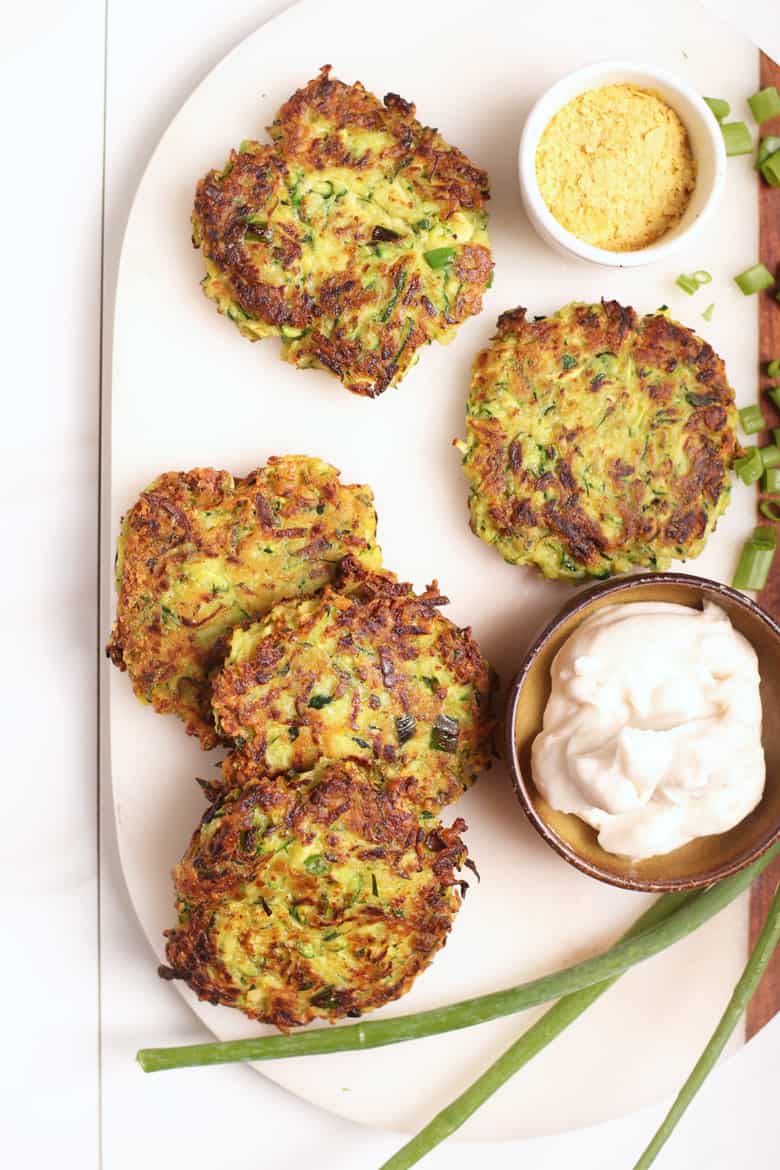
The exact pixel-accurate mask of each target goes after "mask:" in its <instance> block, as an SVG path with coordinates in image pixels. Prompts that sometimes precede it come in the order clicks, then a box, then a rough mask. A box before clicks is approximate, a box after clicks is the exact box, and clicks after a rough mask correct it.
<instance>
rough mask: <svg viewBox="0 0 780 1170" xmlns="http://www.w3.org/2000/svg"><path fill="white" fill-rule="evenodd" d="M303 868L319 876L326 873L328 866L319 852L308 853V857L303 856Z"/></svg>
mask: <svg viewBox="0 0 780 1170" xmlns="http://www.w3.org/2000/svg"><path fill="white" fill-rule="evenodd" d="M303 868H304V869H305V870H306V872H307V873H311V874H314V875H315V876H316V877H320V876H321V875H322V874H324V873H327V872H328V869H329V868H330V867H329V865H328V863H327V861H326V860H325V858H324V857H323V856H322V854H321V853H310V854H309V856H308V857H306V858H304V862H303Z"/></svg>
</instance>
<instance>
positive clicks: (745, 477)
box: [734, 447, 764, 487]
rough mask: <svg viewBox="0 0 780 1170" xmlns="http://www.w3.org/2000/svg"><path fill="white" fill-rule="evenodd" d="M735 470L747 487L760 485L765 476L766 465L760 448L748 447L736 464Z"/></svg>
mask: <svg viewBox="0 0 780 1170" xmlns="http://www.w3.org/2000/svg"><path fill="white" fill-rule="evenodd" d="M734 470H735V471H736V473H737V475H738V476H739V478H740V479H741V480H742V482H743V483H744V484H745V486H746V487H750V485H751V483H758V481H759V480H760V479H761V476H762V475H763V474H764V463H763V460H762V459H761V454H760V452H759V450H758V447H748V448H746V450H745V454H744V455H743V456H742V457H741V458H740V459H737V460H736V462H735V463H734Z"/></svg>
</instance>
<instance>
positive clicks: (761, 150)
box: [756, 134, 780, 171]
mask: <svg viewBox="0 0 780 1170" xmlns="http://www.w3.org/2000/svg"><path fill="white" fill-rule="evenodd" d="M776 150H780V137H778V136H777V134H767V136H766V138H762V139H761V141H760V142H759V144H758V154H757V155H756V170H757V171H760V170H761V164H762V163H765V162H766V160H767V159H768V158H769V156H770V154H774V153H775V151H776Z"/></svg>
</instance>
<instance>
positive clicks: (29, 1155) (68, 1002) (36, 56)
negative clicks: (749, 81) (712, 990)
mask: <svg viewBox="0 0 780 1170" xmlns="http://www.w3.org/2000/svg"><path fill="white" fill-rule="evenodd" d="M325 2H333V0H323V3H325ZM286 6H287V5H286V4H285V3H283V2H280V0H276V2H274V0H271V2H269V0H233V2H232V3H231V4H229V5H224V4H222V3H219V2H218V0H188V3H186V4H185V3H183V0H169V3H167V4H163V3H159V2H158V3H152V2H151V0H134V2H132V3H131V2H130V0H109V2H108V11H107V10H106V4H105V0H69V2H68V0H39V2H38V3H36V4H28V5H27V6H26V7H24V6H23V5H16V6H15V11H14V12H13V15H11V13H10V12H9V11H8V10H7V9H8V7H9V6H8V4H7V3H6V5H4V6H3V8H2V11H0V127H1V128H2V145H3V163H4V166H3V182H2V184H0V211H1V212H2V223H3V225H4V230H3V242H4V252H5V255H4V275H5V279H4V280H3V281H2V285H0V287H2V293H0V298H2V307H3V315H2V321H3V326H4V327H3V331H2V336H3V342H4V344H3V356H4V359H5V360H4V362H3V387H4V390H5V394H4V401H5V403H6V423H5V427H4V428H3V431H2V436H1V437H0V442H1V443H2V453H3V458H2V468H3V472H4V476H3V485H4V496H5V508H4V509H3V514H2V515H3V519H2V531H3V536H4V540H3V546H2V547H3V550H4V552H5V563H6V571H5V578H4V584H5V593H6V598H5V606H4V610H3V613H4V617H3V647H4V650H5V663H6V671H5V674H6V685H5V693H6V696H7V697H6V706H5V709H6V722H7V728H8V734H7V740H8V743H7V745H6V749H5V751H4V762H5V765H6V767H5V772H6V777H5V789H6V791H5V794H4V801H3V806H2V807H3V817H2V819H3V827H4V830H5V831H4V833H3V837H2V840H3V845H2V850H1V851H0V857H2V862H3V879H4V880H3V881H2V883H0V931H1V932H2V933H0V939H2V942H1V943H0V956H1V957H2V962H1V963H0V971H1V972H2V974H0V990H2V993H3V994H2V1003H3V1005H4V1008H5V1019H4V1022H3V1023H4V1026H3V1030H2V1037H3V1041H4V1043H3V1059H2V1071H0V1132H1V1133H2V1147H3V1161H4V1162H5V1163H6V1164H8V1165H13V1166H18V1167H24V1168H25V1170H26V1168H27V1167H33V1168H35V1170H37V1168H38V1167H41V1168H43V1167H45V1166H49V1165H56V1166H58V1167H68V1168H69V1167H79V1168H80V1170H81V1168H83V1170H91V1168H92V1167H97V1166H100V1165H102V1166H104V1167H105V1168H106V1170H125V1168H127V1170H129V1168H130V1167H133V1168H134V1170H135V1168H136V1167H139V1166H143V1167H145V1168H146V1167H148V1168H151V1170H157V1167H160V1168H162V1167H168V1166H173V1167H178V1166H183V1165H185V1164H186V1165H187V1167H188V1168H189V1170H200V1168H201V1167H202V1168H204V1170H205V1167H209V1168H210V1170H211V1168H213V1167H216V1168H218V1170H243V1168H245V1167H246V1168H249V1167H252V1168H260V1167H273V1170H308V1167H310V1166H312V1165H314V1164H316V1165H317V1167H318V1170H358V1168H360V1170H374V1168H376V1167H377V1166H379V1165H380V1164H381V1162H382V1161H383V1160H384V1159H385V1158H386V1157H388V1156H389V1154H390V1153H391V1152H392V1150H393V1149H394V1148H395V1147H396V1146H397V1145H398V1144H399V1142H398V1138H397V1136H396V1137H394V1136H393V1135H391V1134H382V1133H377V1132H373V1131H369V1130H366V1129H362V1128H360V1127H357V1126H353V1125H350V1124H348V1123H345V1122H340V1121H337V1120H335V1119H333V1118H331V1117H329V1116H327V1115H325V1114H323V1113H321V1112H319V1111H317V1110H315V1109H313V1108H311V1107H309V1106H306V1105H304V1104H302V1103H300V1102H299V1101H297V1100H295V1099H294V1098H292V1097H290V1096H289V1095H287V1094H286V1093H284V1092H283V1091H282V1090H280V1089H277V1088H275V1087H274V1086H272V1085H271V1084H269V1083H268V1082H265V1081H264V1080H263V1079H262V1078H260V1077H259V1076H258V1075H257V1074H256V1073H254V1072H252V1071H251V1070H248V1069H243V1068H240V1067H225V1068H216V1069H211V1070H197V1069H196V1070H190V1071H186V1072H182V1073H176V1074H167V1075H166V1074H161V1075H158V1076H155V1077H145V1076H144V1075H143V1074H142V1073H141V1072H140V1071H139V1070H138V1069H137V1067H136V1066H135V1065H134V1063H133V1054H134V1052H135V1050H136V1048H137V1047H138V1046H139V1044H141V1043H145V1042H149V1041H150V1039H151V1040H154V1041H158V1042H171V1043H179V1042H183V1043H186V1042H192V1041H195V1040H197V1039H201V1038H202V1037H203V1030H202V1028H201V1026H200V1025H199V1024H198V1023H197V1021H196V1020H195V1018H194V1016H192V1015H191V1013H190V1012H189V1010H188V1009H187V1008H186V1007H185V1005H184V1004H183V1003H182V1002H180V1001H179V999H178V997H176V996H174V995H172V994H171V993H170V989H168V988H166V986H165V985H163V984H162V983H160V982H159V981H158V979H157V977H156V974H155V971H154V964H153V963H152V962H150V958H151V956H150V952H149V950H148V947H147V945H146V943H145V942H144V940H143V938H142V935H141V932H140V928H139V927H138V926H137V924H136V923H135V921H134V919H133V915H132V912H131V910H130V907H129V904H128V901H127V898H126V895H125V891H124V887H123V884H122V879H121V875H120V872H119V869H118V864H117V858H116V853H115V845H114V840H113V830H112V826H111V817H110V809H109V807H108V796H109V794H108V793H107V792H104V793H103V808H102V810H101V811H100V814H99V810H98V808H97V807H96V806H97V800H96V794H97V791H98V783H97V765H98V754H97V746H96V739H97V714H96V712H97V702H96V700H97V694H96V690H97V663H98V650H97V645H98V642H101V643H102V642H103V641H104V639H105V634H106V631H105V630H102V629H101V630H100V631H98V629H97V612H96V601H97V571H98V550H97V544H96V533H97V506H98V475H99V421H100V420H99V403H100V388H101V372H102V369H103V368H105V367H102V366H101V344H102V343H103V342H105V343H106V344H108V343H110V330H109V326H108V323H109V321H110V311H109V312H108V313H107V314H106V317H105V321H106V325H105V330H104V331H105V334H106V335H105V337H102V336H101V304H102V302H103V299H104V298H105V304H106V306H108V308H109V310H110V306H111V303H112V297H113V282H114V276H115V272H116V262H117V258H118V254H119V248H120V244H121V234H122V229H123V225H124V222H125V219H126V216H127V211H128V209H129V205H130V201H131V199H132V195H133V191H134V189H135V186H136V184H137V182H138V179H139V177H140V174H141V172H142V170H143V166H144V164H145V161H146V159H147V158H148V156H149V154H150V152H151V150H152V148H153V147H154V144H155V142H156V141H157V139H158V138H159V136H160V134H161V133H162V131H163V130H164V128H165V126H166V125H167V123H168V122H169V121H170V119H171V117H172V116H173V115H174V114H175V112H176V110H177V108H178V106H179V105H180V104H181V102H182V101H183V100H184V98H185V97H186V96H187V95H188V94H189V92H190V91H191V89H192V88H193V87H194V86H195V85H196V84H197V83H198V81H199V80H200V79H201V78H202V76H203V75H204V73H205V72H206V71H207V70H208V69H210V68H211V67H212V66H213V65H214V64H216V62H217V61H218V60H219V59H220V58H221V57H222V56H223V55H224V53H225V52H226V51H228V50H229V49H230V48H231V47H232V46H233V45H234V44H236V43H237V42H238V41H239V40H240V39H241V38H242V37H243V36H245V35H246V34H247V33H248V32H250V31H252V30H253V29H255V28H256V27H257V26H258V25H259V24H261V23H262V22H263V21H264V20H266V19H268V18H269V17H271V16H273V15H274V14H275V13H276V12H278V11H281V10H282V9H283V8H285V7H286ZM710 6H711V7H717V8H718V9H719V10H720V11H721V12H724V13H727V14H730V15H731V16H732V18H733V19H734V20H738V21H739V23H740V25H741V27H742V28H743V29H744V30H745V31H746V32H748V33H750V34H751V35H753V36H754V38H756V39H758V40H759V41H761V42H762V43H763V44H764V46H765V47H766V48H767V49H768V50H769V51H770V52H772V53H773V55H774V56H775V57H776V58H780V17H778V12H777V4H776V0H752V2H751V3H747V2H743V3H741V4H739V5H737V4H734V3H729V2H726V0H718V3H717V4H715V3H711V4H710ZM631 7H632V5H631V4H630V3H627V4H626V20H627V21H630V18H631V15H630V14H631ZM500 9H501V4H500V3H499V2H498V0H493V2H492V3H490V2H487V0H486V2H485V3H483V4H481V5H479V6H478V7H477V6H475V12H478V16H479V18H480V19H488V18H489V19H495V20H500V18H501V13H500ZM595 11H597V6H596V9H594V12H595ZM442 14H443V18H444V19H446V5H444V4H442ZM383 29H384V31H383ZM366 35H367V36H372V35H392V36H395V37H397V38H398V45H399V52H401V53H402V52H403V38H404V36H408V35H413V30H394V29H393V28H392V10H391V7H390V8H385V7H382V8H380V7H379V6H376V5H371V4H370V3H369V2H368V0H367V3H366ZM718 69H719V70H720V72H721V73H722V74H723V75H724V77H726V76H727V74H728V61H721V62H719V63H718ZM153 426H154V420H153V419H150V427H153ZM109 555H110V554H109ZM691 978H692V979H695V972H692V974H691ZM637 1010H638V1011H641V1004H640V1005H638V1006H637ZM692 1056H693V1054H692ZM635 1059H636V1060H637V1061H639V1060H641V1053H637V1054H636V1057H635ZM582 1075H583V1077H587V1076H588V1070H587V1068H583V1070H582ZM626 1075H627V1076H630V1075H631V1069H630V1067H627V1068H626ZM778 1083H780V1019H778V1020H776V1021H775V1023H774V1024H773V1025H772V1026H770V1027H769V1028H768V1029H766V1030H765V1032H764V1033H763V1034H762V1035H761V1036H760V1037H759V1038H758V1039H757V1040H756V1041H755V1042H754V1043H753V1044H751V1045H750V1046H749V1047H748V1048H747V1049H745V1050H744V1051H743V1052H741V1053H740V1054H739V1055H737V1056H736V1057H735V1058H734V1059H733V1060H732V1061H731V1062H730V1063H729V1064H728V1065H726V1066H725V1067H724V1068H723V1069H721V1070H720V1071H719V1073H718V1074H717V1075H716V1076H715V1077H714V1078H713V1079H712V1080H711V1082H710V1083H709V1084H708V1086H707V1088H706V1089H705V1091H704V1092H703V1094H702V1096H701V1098H700V1099H699V1101H698V1102H697V1104H696V1106H695V1109H694V1110H693V1112H692V1113H691V1115H690V1116H689V1117H688V1118H687V1119H686V1121H685V1123H684V1124H683V1126H681V1128H680V1130H679V1131H678V1133H677V1135H676V1136H675V1138H674V1139H673V1143H672V1144H670V1146H669V1147H668V1149H667V1150H666V1151H665V1152H664V1154H663V1156H662V1160H661V1161H659V1165H660V1166H662V1167H665V1168H666V1170H683V1168H684V1170H704V1168H705V1167H706V1168H707V1170H727V1168H728V1170H736V1168H740V1170H741V1167H743V1166H747V1165H750V1167H751V1170H769V1168H770V1167H773V1168H774V1167H776V1166H777V1164H778V1152H777V1151H778V1148H779V1147H780V1122H779V1121H778V1115H777V1110H776V1107H775V1098H776V1086H777V1084H778ZM377 1091H378V1092H381V1086H379V1085H378V1086H377ZM550 1092H551V1093H554V1092H555V1086H554V1085H551V1086H550ZM660 1116H661V1109H660V1108H657V1109H654V1110H648V1111H645V1112H644V1113H643V1114H640V1115H638V1116H635V1117H631V1118H626V1119H624V1120H622V1121H620V1122H616V1123H611V1124H609V1125H607V1126H601V1127H598V1128H597V1129H592V1130H589V1131H580V1132H578V1133H572V1134H569V1135H566V1136H564V1137H559V1138H556V1139H554V1140H552V1139H547V1140H543V1141H542V1140H537V1141H534V1142H527V1143H507V1144H492V1145H487V1144H484V1143H475V1144H471V1143H468V1144H461V1143H452V1144H451V1145H450V1146H448V1147H446V1148H444V1149H440V1150H439V1151H437V1152H436V1153H434V1154H433V1155H431V1156H430V1158H429V1159H428V1160H427V1161H426V1163H425V1165H426V1167H427V1166H430V1167H431V1170H436V1167H439V1168H443V1167H445V1166H447V1167H448V1168H449V1170H465V1168H466V1167H467V1166H471V1165H472V1164H473V1162H474V1160H475V1159H476V1160H478V1161H482V1162H483V1163H488V1164H489V1165H490V1166H491V1167H495V1168H496V1170H504V1167H506V1168H507V1170H508V1167H510V1166H512V1167H514V1166H516V1165H517V1164H519V1163H521V1164H522V1165H523V1166H525V1167H528V1168H529V1170H562V1168H563V1167H564V1166H566V1167H569V1166H571V1165H578V1166H583V1167H594V1168H595V1167H598V1170H618V1168H621V1170H623V1168H625V1170H630V1167H631V1165H632V1161H633V1158H634V1157H635V1156H636V1155H637V1153H638V1152H639V1150H640V1149H641V1148H642V1146H643V1144H644V1141H645V1140H646V1139H647V1137H648V1136H649V1134H650V1132H651V1131H652V1129H653V1128H654V1126H655V1124H656V1123H657V1121H658V1120H659V1118H660Z"/></svg>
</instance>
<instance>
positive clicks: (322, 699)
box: [308, 695, 336, 711]
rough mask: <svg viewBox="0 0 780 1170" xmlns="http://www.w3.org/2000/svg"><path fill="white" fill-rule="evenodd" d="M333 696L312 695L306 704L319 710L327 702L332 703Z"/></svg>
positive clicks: (325, 705)
mask: <svg viewBox="0 0 780 1170" xmlns="http://www.w3.org/2000/svg"><path fill="white" fill-rule="evenodd" d="M335 697H336V696H335V695H312V697H311V698H310V699H309V703H308V705H309V706H310V707H312V708H313V709H314V710H315V711H321V710H322V708H323V707H327V705H328V703H332V702H333V700H334V699H335Z"/></svg>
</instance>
